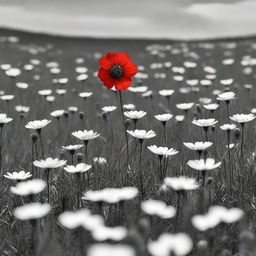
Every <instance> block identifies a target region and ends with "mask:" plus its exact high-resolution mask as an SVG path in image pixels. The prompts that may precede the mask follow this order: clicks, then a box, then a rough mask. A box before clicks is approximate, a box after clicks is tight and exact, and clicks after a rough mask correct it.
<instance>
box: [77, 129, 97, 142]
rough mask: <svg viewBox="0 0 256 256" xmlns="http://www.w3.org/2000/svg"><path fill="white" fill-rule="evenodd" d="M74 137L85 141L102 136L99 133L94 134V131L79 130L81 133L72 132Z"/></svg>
mask: <svg viewBox="0 0 256 256" xmlns="http://www.w3.org/2000/svg"><path fill="white" fill-rule="evenodd" d="M72 135H73V136H75V137H76V138H78V139H80V140H83V141H88V140H93V139H95V138H97V137H99V136H100V134H99V133H97V132H94V131H93V130H88V131H87V130H83V131H81V130H79V131H75V132H72Z"/></svg>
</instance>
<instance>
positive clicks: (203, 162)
mask: <svg viewBox="0 0 256 256" xmlns="http://www.w3.org/2000/svg"><path fill="white" fill-rule="evenodd" d="M187 164H188V166H189V167H191V168H192V169H195V170H197V171H210V170H213V169H216V168H219V167H220V165H221V162H217V163H216V162H215V160H214V159H213V158H207V159H200V160H189V161H188V162H187Z"/></svg>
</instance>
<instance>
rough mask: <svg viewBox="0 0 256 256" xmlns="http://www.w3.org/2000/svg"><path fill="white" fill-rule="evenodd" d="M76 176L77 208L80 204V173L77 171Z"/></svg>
mask: <svg viewBox="0 0 256 256" xmlns="http://www.w3.org/2000/svg"><path fill="white" fill-rule="evenodd" d="M76 178H77V209H79V208H80V205H81V191H82V188H81V173H77V174H76Z"/></svg>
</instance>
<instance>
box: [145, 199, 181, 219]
mask: <svg viewBox="0 0 256 256" xmlns="http://www.w3.org/2000/svg"><path fill="white" fill-rule="evenodd" d="M141 209H142V211H143V212H145V213H146V214H148V215H152V216H158V217H160V218H163V219H169V218H173V217H174V216H175V214H176V209H175V208H174V207H173V206H168V205H166V203H165V202H163V201H159V200H152V199H149V200H146V201H144V202H142V204H141Z"/></svg>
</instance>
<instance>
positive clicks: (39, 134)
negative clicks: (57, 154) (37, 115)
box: [37, 129, 44, 159]
mask: <svg viewBox="0 0 256 256" xmlns="http://www.w3.org/2000/svg"><path fill="white" fill-rule="evenodd" d="M37 133H38V136H39V142H40V147H41V150H42V158H43V159H44V147H43V141H42V134H41V129H38V130H37Z"/></svg>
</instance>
